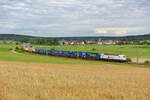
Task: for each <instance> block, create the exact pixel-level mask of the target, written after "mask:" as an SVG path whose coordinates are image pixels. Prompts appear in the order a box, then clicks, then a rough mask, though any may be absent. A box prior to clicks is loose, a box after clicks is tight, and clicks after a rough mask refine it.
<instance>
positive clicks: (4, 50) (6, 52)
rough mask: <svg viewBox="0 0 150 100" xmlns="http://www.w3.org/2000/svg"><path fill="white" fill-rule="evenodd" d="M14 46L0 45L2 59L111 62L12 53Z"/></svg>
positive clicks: (0, 57)
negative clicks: (11, 49)
mask: <svg viewBox="0 0 150 100" xmlns="http://www.w3.org/2000/svg"><path fill="white" fill-rule="evenodd" d="M12 47H15V45H0V61H17V62H35V63H50V64H85V65H103V64H109V63H107V62H99V61H86V60H79V59H70V58H61V57H52V56H42V55H34V54H33V55H32V54H28V53H27V54H24V55H19V54H15V53H12V52H11V51H10V48H12Z"/></svg>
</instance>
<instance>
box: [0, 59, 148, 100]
mask: <svg viewBox="0 0 150 100" xmlns="http://www.w3.org/2000/svg"><path fill="white" fill-rule="evenodd" d="M0 100H150V69H149V68H139V67H131V66H119V65H105V66H102V65H101V66H100V65H99V66H91V65H88V66H84V65H69V64H67V65H63V64H36V63H21V62H4V61H3V62H0Z"/></svg>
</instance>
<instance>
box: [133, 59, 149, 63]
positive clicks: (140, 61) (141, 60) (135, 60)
mask: <svg viewBox="0 0 150 100" xmlns="http://www.w3.org/2000/svg"><path fill="white" fill-rule="evenodd" d="M131 60H132V62H137V58H131ZM145 61H150V59H146V58H139V63H144V62H145Z"/></svg>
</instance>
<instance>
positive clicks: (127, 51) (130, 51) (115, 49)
mask: <svg viewBox="0 0 150 100" xmlns="http://www.w3.org/2000/svg"><path fill="white" fill-rule="evenodd" d="M136 47H137V46H136V45H121V46H120V45H95V44H94V45H73V46H41V47H39V46H36V48H46V49H51V48H55V49H56V50H69V51H83V52H97V53H109V54H124V55H127V56H128V57H136V55H137V49H136ZM138 47H140V48H139V51H140V53H139V54H140V57H142V58H150V54H149V53H150V46H144V45H140V46H138ZM93 48H95V49H96V50H95V51H93V50H92V49H93Z"/></svg>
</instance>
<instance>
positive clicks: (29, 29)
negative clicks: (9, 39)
mask: <svg viewBox="0 0 150 100" xmlns="http://www.w3.org/2000/svg"><path fill="white" fill-rule="evenodd" d="M0 34H20V35H32V36H43V37H72V36H77V37H80V36H127V35H143V34H150V0H0Z"/></svg>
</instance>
